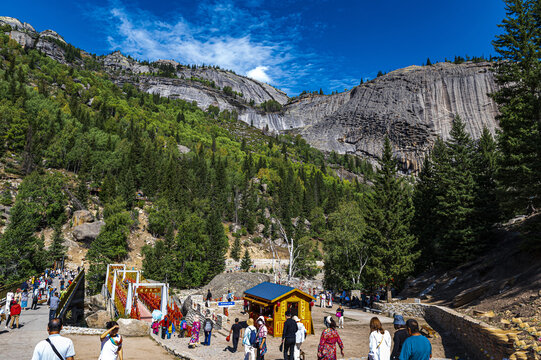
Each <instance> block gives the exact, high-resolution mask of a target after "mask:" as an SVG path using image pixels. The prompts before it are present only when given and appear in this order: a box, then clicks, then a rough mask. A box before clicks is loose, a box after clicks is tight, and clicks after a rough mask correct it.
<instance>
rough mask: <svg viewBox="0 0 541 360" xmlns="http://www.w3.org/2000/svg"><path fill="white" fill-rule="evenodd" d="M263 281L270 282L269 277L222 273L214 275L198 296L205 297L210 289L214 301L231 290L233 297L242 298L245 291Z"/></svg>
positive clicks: (256, 274) (241, 273)
mask: <svg viewBox="0 0 541 360" xmlns="http://www.w3.org/2000/svg"><path fill="white" fill-rule="evenodd" d="M265 281H270V277H269V276H268V275H265V274H260V273H245V272H238V273H223V274H218V275H216V276H215V277H214V279H212V280H211V282H210V283H209V284H208V285H207V286H205V287H203V288H202V290H201V291H200V292H199V294H201V295H203V296H204V297H206V296H207V289H210V292H211V293H212V297H213V298H215V299H216V298H219V297H222V296H223V295H224V294H227V293H228V291H229V290H231V291H232V292H233V295H234V296H235V297H242V296H243V295H244V292H245V291H246V290H248V289H250V288H252V287H254V286H256V285H258V284H261V283H262V282H265Z"/></svg>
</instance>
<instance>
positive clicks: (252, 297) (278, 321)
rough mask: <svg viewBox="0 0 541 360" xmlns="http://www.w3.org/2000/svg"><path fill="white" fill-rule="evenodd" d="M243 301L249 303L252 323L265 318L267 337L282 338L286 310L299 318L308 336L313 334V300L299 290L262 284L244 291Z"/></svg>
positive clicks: (268, 283) (267, 283)
mask: <svg viewBox="0 0 541 360" xmlns="http://www.w3.org/2000/svg"><path fill="white" fill-rule="evenodd" d="M244 300H246V301H247V302H248V303H249V306H250V317H251V318H253V319H254V321H255V320H256V319H257V318H258V317H259V316H264V317H265V320H266V322H267V328H268V329H269V335H273V336H275V337H278V336H282V332H283V330H284V322H285V321H286V315H285V314H286V311H287V310H289V311H290V312H291V315H292V316H295V315H296V316H298V317H299V319H300V320H301V322H302V323H303V324H304V327H305V328H306V331H307V332H308V334H313V333H314V326H313V324H312V309H311V303H312V301H314V300H315V299H314V297H312V296H311V295H309V294H307V293H305V292H303V291H301V290H299V289H296V288H293V287H290V286H284V285H278V284H274V283H270V282H264V283H261V284H259V285H256V286H254V287H253V288H251V289H248V290H246V291H245V292H244Z"/></svg>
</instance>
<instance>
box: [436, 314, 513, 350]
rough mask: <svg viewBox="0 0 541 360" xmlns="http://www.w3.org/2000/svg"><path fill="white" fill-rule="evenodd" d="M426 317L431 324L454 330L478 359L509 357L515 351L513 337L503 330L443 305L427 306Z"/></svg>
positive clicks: (456, 335) (450, 330) (459, 339)
mask: <svg viewBox="0 0 541 360" xmlns="http://www.w3.org/2000/svg"><path fill="white" fill-rule="evenodd" d="M425 309H426V310H425V319H426V320H427V322H428V323H429V324H432V323H434V326H435V327H436V325H437V327H439V328H442V329H444V330H446V331H449V332H452V333H453V334H454V335H455V337H456V338H457V340H458V341H460V342H461V343H462V344H463V345H464V347H465V348H466V350H467V351H468V352H469V353H470V354H471V355H473V356H474V357H475V358H476V359H485V358H489V359H494V360H500V359H508V358H509V357H510V355H511V354H512V353H513V352H514V350H513V337H512V334H511V333H510V332H509V331H505V330H501V329H498V328H495V327H492V326H490V325H488V324H486V323H485V322H483V321H480V320H476V319H474V318H472V317H470V316H467V315H463V314H460V313H458V312H456V311H454V310H451V309H449V308H446V307H443V306H435V305H432V306H426V307H425Z"/></svg>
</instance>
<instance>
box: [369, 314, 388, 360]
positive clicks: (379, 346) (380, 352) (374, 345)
mask: <svg viewBox="0 0 541 360" xmlns="http://www.w3.org/2000/svg"><path fill="white" fill-rule="evenodd" d="M390 358H391V334H389V332H388V331H387V330H384V329H383V326H382V325H381V321H379V319H378V318H377V317H373V318H372V319H370V336H369V352H368V359H370V360H389V359H390Z"/></svg>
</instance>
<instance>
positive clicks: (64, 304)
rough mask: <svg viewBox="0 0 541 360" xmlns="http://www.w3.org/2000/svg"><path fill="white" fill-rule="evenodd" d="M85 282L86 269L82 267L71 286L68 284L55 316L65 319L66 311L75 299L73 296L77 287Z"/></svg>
mask: <svg viewBox="0 0 541 360" xmlns="http://www.w3.org/2000/svg"><path fill="white" fill-rule="evenodd" d="M84 282H85V270H84V269H82V270H81V271H80V272H79V274H77V276H76V277H75V279H73V281H72V282H71V284H70V286H68V289H67V290H66V292H65V293H64V295H63V296H62V298H61V299H60V304H58V309H56V313H55V316H56V317H57V318H61V319H63V318H64V316H66V312H67V310H68V309H69V307H70V304H71V302H72V300H73V297H74V296H75V294H76V293H77V289H78V288H79V286H80V285H81V284H84Z"/></svg>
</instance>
